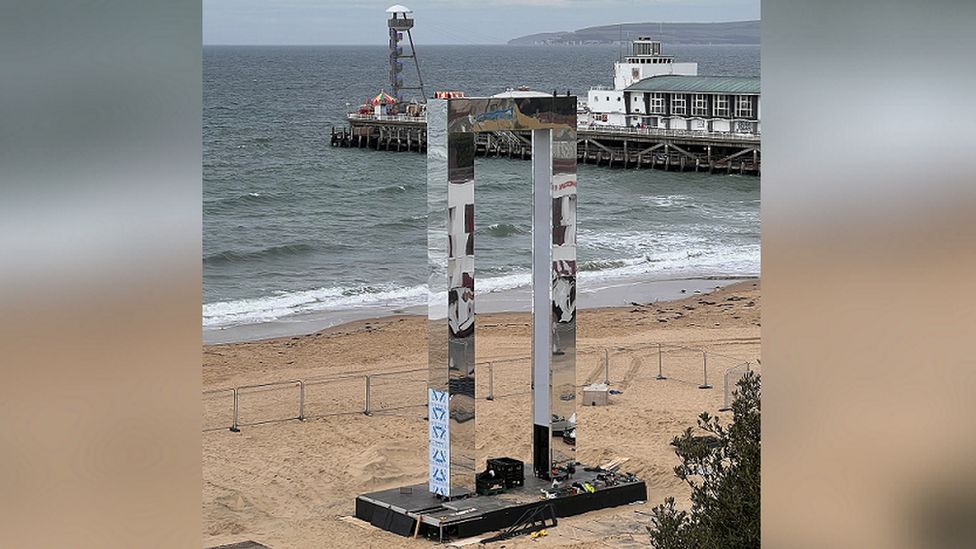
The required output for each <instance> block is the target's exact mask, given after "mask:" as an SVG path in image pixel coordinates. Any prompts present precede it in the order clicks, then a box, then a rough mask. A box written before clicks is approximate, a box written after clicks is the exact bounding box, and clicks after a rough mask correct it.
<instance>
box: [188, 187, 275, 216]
mask: <svg viewBox="0 0 976 549" xmlns="http://www.w3.org/2000/svg"><path fill="white" fill-rule="evenodd" d="M280 198H282V197H281V196H280V195H278V194H275V193H262V192H249V193H244V194H240V195H237V196H226V197H219V198H211V199H207V200H204V201H203V211H204V213H218V212H221V211H225V210H235V209H238V208H241V207H250V206H265V205H268V204H270V203H272V202H275V201H277V200H279V199H280Z"/></svg>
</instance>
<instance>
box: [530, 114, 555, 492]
mask: <svg viewBox="0 0 976 549" xmlns="http://www.w3.org/2000/svg"><path fill="white" fill-rule="evenodd" d="M551 187H552V131H551V130H548V129H543V130H533V131H532V464H533V468H534V472H535V475H536V476H537V477H542V478H549V475H550V473H551V464H552V443H551V438H552V403H551V390H550V388H551V387H552V378H551V368H552V365H551V362H552V361H551V359H552V354H551V353H552V339H553V338H552V336H553V330H552V326H553V324H552V321H553V317H552V277H551V274H552V245H551V242H552V240H551V236H550V235H551V231H550V228H551V226H552V198H551V191H550V189H551Z"/></svg>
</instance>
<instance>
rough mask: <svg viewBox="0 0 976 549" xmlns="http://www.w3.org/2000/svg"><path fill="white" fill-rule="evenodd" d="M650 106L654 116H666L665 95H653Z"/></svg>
mask: <svg viewBox="0 0 976 549" xmlns="http://www.w3.org/2000/svg"><path fill="white" fill-rule="evenodd" d="M650 105H651V110H650V112H652V113H654V114H664V94H663V93H652V94H651V103H650Z"/></svg>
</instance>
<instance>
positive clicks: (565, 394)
mask: <svg viewBox="0 0 976 549" xmlns="http://www.w3.org/2000/svg"><path fill="white" fill-rule="evenodd" d="M511 131H531V134H532V147H533V151H532V157H533V160H532V184H531V190H532V196H533V216H532V227H533V236H532V256H533V258H532V272H533V279H532V293H533V298H532V316H533V321H532V327H533V328H532V329H533V336H532V337H533V343H532V371H531V379H532V387H533V392H532V410H533V412H532V425H533V426H532V429H533V463H534V469H535V473H536V476H539V477H542V478H549V477H550V476H551V475H552V473H553V470H554V469H555V468H559V467H563V466H565V465H567V464H569V463H572V462H573V461H574V453H573V447H572V445H570V444H569V443H567V442H564V440H563V436H562V435H563V433H565V432H567V431H568V430H571V429H573V428H575V421H576V413H575V412H576V387H575V386H576V98H575V97H572V96H565V97H555V96H552V97H531V98H501V99H498V98H477V99H475V98H469V99H435V100H430V101H428V103H427V208H428V210H427V213H428V216H427V217H428V227H427V254H428V268H429V271H428V290H429V292H428V304H427V305H428V307H427V310H428V313H427V326H428V345H429V356H428V361H429V362H428V364H429V368H430V377H429V380H430V383H429V386H430V388H429V390H428V407H429V410H428V417H429V425H428V440H429V445H428V449H429V455H428V458H429V462H428V465H429V478H428V486H429V490H430V491H431V492H432V493H435V494H438V495H440V496H444V497H451V498H453V497H457V496H459V495H463V494H467V493H471V492H473V491H474V486H475V469H476V467H475V458H474V456H475V411H476V406H475V393H474V387H475V358H474V357H475V354H474V341H475V338H474V333H475V321H474V312H475V305H474V303H475V301H474V278H475V277H474V187H475V182H474V180H475V177H474V155H475V134H476V133H478V132H511ZM527 428H528V426H527Z"/></svg>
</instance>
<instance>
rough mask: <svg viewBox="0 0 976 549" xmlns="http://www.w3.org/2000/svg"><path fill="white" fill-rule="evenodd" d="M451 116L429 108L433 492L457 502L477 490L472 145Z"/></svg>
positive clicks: (443, 107) (436, 103)
mask: <svg viewBox="0 0 976 549" xmlns="http://www.w3.org/2000/svg"><path fill="white" fill-rule="evenodd" d="M449 109H450V100H431V101H429V102H428V103H427V222H428V226H427V258H428V290H429V291H428V304H427V305H428V307H427V311H428V312H427V329H428V334H427V335H428V349H429V350H428V366H429V369H430V373H429V380H430V388H429V389H428V418H429V423H428V441H429V444H428V451H429V455H428V458H429V459H428V465H429V471H428V473H429V475H428V487H429V490H430V491H431V492H432V493H435V494H437V495H440V496H445V497H456V496H459V495H463V494H467V493H471V492H474V488H475V462H474V461H475V458H474V456H475V400H474V396H475V394H474V390H475V355H474V312H475V305H474V152H475V150H474V147H475V141H474V133H472V132H450V131H448V112H449Z"/></svg>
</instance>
